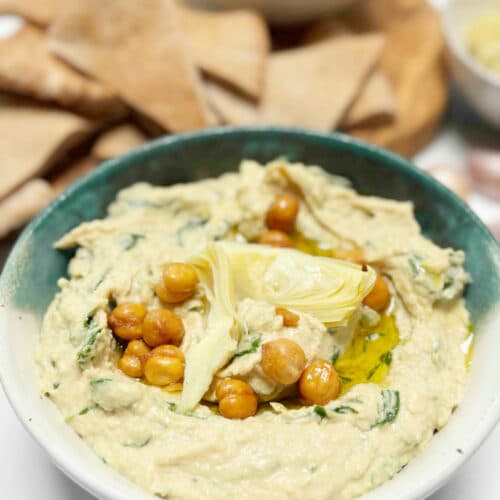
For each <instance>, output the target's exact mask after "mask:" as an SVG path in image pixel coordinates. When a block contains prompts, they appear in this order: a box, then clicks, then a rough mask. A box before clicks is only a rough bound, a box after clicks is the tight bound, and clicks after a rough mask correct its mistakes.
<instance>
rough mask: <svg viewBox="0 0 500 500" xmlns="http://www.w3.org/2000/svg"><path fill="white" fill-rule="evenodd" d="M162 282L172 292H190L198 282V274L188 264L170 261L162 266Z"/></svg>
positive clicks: (192, 291)
mask: <svg viewBox="0 0 500 500" xmlns="http://www.w3.org/2000/svg"><path fill="white" fill-rule="evenodd" d="M163 284H164V285H165V288H166V289H167V290H169V291H170V292H172V293H177V294H183V293H185V294H192V293H194V291H195V289H196V285H197V284H198V275H197V274H196V270H195V268H194V267H193V266H192V265H190V264H185V263H184V262H171V263H170V264H167V265H166V266H165V267H164V268H163Z"/></svg>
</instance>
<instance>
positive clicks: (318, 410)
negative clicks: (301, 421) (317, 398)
mask: <svg viewBox="0 0 500 500" xmlns="http://www.w3.org/2000/svg"><path fill="white" fill-rule="evenodd" d="M313 411H314V413H316V415H318V417H319V418H321V420H323V419H324V418H326V411H325V409H324V408H323V407H322V406H318V405H316V406H315V407H314V410H313Z"/></svg>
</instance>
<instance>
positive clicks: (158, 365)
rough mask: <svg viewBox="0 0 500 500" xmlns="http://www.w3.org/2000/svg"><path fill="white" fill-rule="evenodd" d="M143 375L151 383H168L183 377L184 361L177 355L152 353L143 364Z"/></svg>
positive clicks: (162, 384)
mask: <svg viewBox="0 0 500 500" xmlns="http://www.w3.org/2000/svg"><path fill="white" fill-rule="evenodd" d="M144 376H145V377H146V380H147V381H148V382H149V383H150V384H152V385H159V386H164V385H169V384H175V383H177V382H179V381H180V380H181V379H182V378H183V377H184V361H183V360H181V359H179V358H178V357H170V356H163V355H158V354H156V355H155V354H152V355H151V356H150V357H149V358H148V360H147V361H146V364H145V365H144Z"/></svg>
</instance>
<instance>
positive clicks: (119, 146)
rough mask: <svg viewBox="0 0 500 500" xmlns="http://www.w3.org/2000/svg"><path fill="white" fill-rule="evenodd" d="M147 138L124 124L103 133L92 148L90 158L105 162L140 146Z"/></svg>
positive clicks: (134, 128)
mask: <svg viewBox="0 0 500 500" xmlns="http://www.w3.org/2000/svg"><path fill="white" fill-rule="evenodd" d="M147 140H148V137H147V136H146V135H145V134H144V133H143V132H142V131H141V130H139V129H138V128H137V127H136V126H135V125H132V124H130V123H125V124H123V125H119V126H117V127H115V128H112V129H111V130H108V131H106V132H104V134H102V135H101V136H100V137H99V138H98V139H97V141H96V143H95V144H94V147H93V148H92V156H94V157H95V158H97V159H99V160H107V159H108V158H114V157H115V156H120V155H122V154H124V153H126V152H128V151H130V150H131V149H134V148H136V147H137V146H140V145H141V144H143V143H144V142H146V141H147Z"/></svg>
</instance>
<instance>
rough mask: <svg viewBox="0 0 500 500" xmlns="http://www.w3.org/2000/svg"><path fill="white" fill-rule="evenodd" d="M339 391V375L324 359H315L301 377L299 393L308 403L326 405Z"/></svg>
mask: <svg viewBox="0 0 500 500" xmlns="http://www.w3.org/2000/svg"><path fill="white" fill-rule="evenodd" d="M339 391H340V382H339V377H338V375H337V371H336V370H335V367H334V366H333V365H332V364H331V363H330V362H329V361H325V360H323V359H317V360H315V361H313V362H312V363H311V364H310V365H309V366H308V367H307V368H306V369H305V370H304V372H303V373H302V376H301V377H300V381H299V393H300V396H301V399H302V401H303V402H304V403H305V404H307V405H312V404H316V405H324V404H326V403H328V402H329V401H331V400H332V399H335V398H336V397H337V396H338V394H339Z"/></svg>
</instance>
